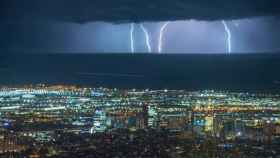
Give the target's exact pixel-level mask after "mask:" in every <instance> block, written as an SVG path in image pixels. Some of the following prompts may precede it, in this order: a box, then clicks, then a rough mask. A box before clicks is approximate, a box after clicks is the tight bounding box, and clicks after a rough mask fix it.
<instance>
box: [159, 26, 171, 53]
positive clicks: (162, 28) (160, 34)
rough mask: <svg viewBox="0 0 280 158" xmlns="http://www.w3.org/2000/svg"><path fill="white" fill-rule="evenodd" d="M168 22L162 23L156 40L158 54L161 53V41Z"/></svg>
mask: <svg viewBox="0 0 280 158" xmlns="http://www.w3.org/2000/svg"><path fill="white" fill-rule="evenodd" d="M169 23H170V22H166V23H164V24H163V25H162V26H161V28H160V33H159V38H158V53H161V52H162V39H163V35H164V30H165V28H166V27H167V25H168V24H169Z"/></svg>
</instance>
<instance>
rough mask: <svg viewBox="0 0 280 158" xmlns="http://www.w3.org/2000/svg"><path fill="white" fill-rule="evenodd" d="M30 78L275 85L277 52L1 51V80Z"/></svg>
mask: <svg viewBox="0 0 280 158" xmlns="http://www.w3.org/2000/svg"><path fill="white" fill-rule="evenodd" d="M2 54H3V53H2ZM31 83H32V84H35V83H49V84H76V85H77V84H78V85H82V86H104V87H117V88H173V89H191V90H193V89H228V90H267V91H276V90H279V89H280V54H253V55H252V54H246V55H240V54H239V55H151V54H137V55H136V54H71V55H70V54H48V55H46V54H44V55H38V54H37V55H34V54H22V55H17V54H13V55H0V84H1V85H7V84H9V85H15V84H16V85H19V84H31Z"/></svg>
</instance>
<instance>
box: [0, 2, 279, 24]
mask: <svg viewBox="0 0 280 158" xmlns="http://www.w3.org/2000/svg"><path fill="white" fill-rule="evenodd" d="M279 8H280V2H279V0H1V2H0V9H1V11H0V12H1V20H4V21H18V20H44V19H45V18H46V19H52V20H60V21H69V22H78V23H84V22H90V21H110V22H131V21H134V22H140V21H163V20H182V19H197V20H221V19H239V18H249V17H255V16H275V15H279V13H280V9H279Z"/></svg>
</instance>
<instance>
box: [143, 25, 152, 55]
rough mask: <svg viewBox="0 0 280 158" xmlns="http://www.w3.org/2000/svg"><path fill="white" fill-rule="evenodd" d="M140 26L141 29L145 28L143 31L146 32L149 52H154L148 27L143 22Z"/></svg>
mask: <svg viewBox="0 0 280 158" xmlns="http://www.w3.org/2000/svg"><path fill="white" fill-rule="evenodd" d="M140 27H141V29H142V30H143V32H144V33H145V37H146V45H147V48H148V51H149V53H151V52H152V47H151V44H150V36H149V33H148V31H147V29H146V28H145V27H144V25H143V24H140Z"/></svg>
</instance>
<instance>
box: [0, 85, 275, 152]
mask: <svg viewBox="0 0 280 158" xmlns="http://www.w3.org/2000/svg"><path fill="white" fill-rule="evenodd" d="M0 112H1V115H0V116H1V135H0V139H1V148H0V153H1V155H4V156H5V155H6V156H9V155H12V156H15V157H16V156H19V155H25V156H29V157H68V156H74V155H75V156H83V155H84V156H85V155H88V154H90V155H94V156H95V157H114V156H118V155H119V156H121V157H134V156H136V155H140V156H142V157H184V156H190V157H195V156H197V157H199V156H208V157H213V156H215V155H216V156H221V155H226V156H229V157H234V156H236V155H239V156H240V155H242V156H244V157H250V156H257V155H258V154H262V155H267V156H271V157H274V156H277V155H278V156H279V155H280V153H279V150H277V149H279V145H280V144H279V136H280V95H279V94H266V93H246V92H229V91H214V90H202V91H185V90H168V89H164V90H150V89H144V90H140V89H127V90H124V89H108V88H89V87H86V88H85V87H83V88H82V87H77V86H64V85H44V84H39V85H26V86H20V87H1V90H0ZM120 146H122V147H124V148H127V150H125V149H124V150H119V149H118V148H120ZM122 147H121V148H122ZM132 149H133V151H134V152H132V153H128V152H127V151H129V150H132Z"/></svg>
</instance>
